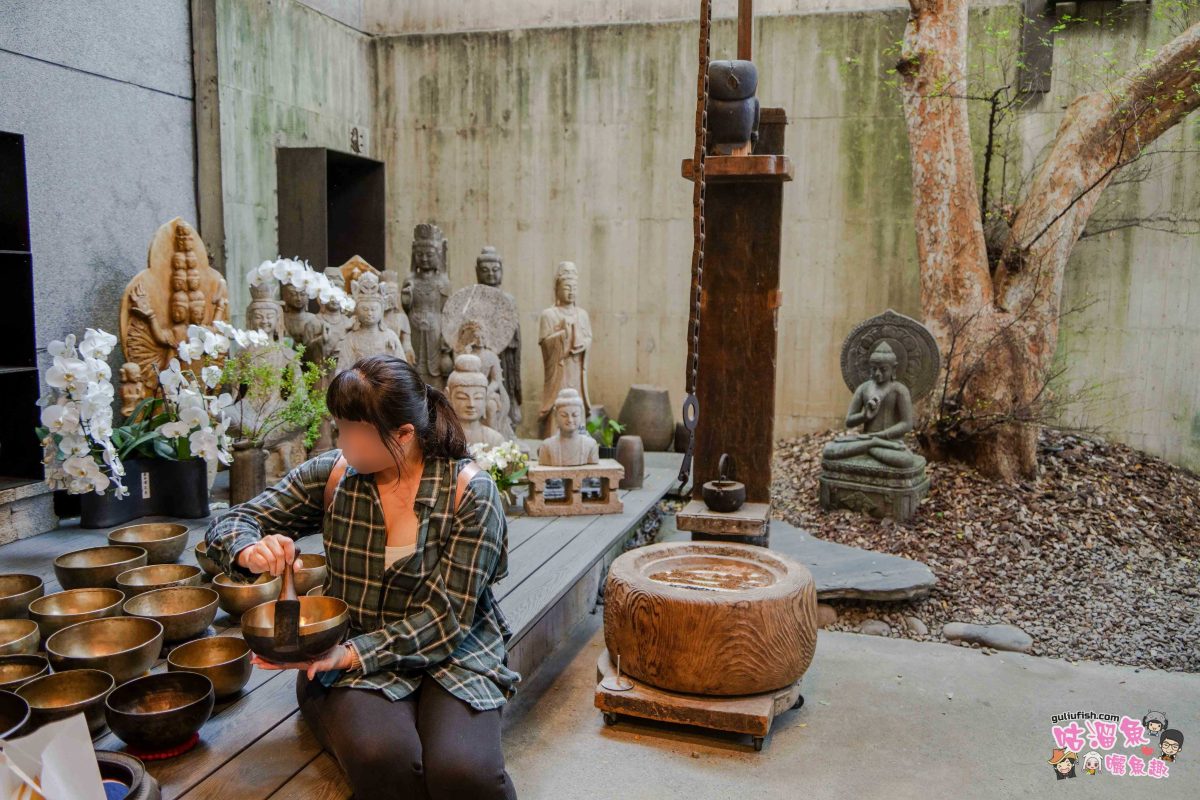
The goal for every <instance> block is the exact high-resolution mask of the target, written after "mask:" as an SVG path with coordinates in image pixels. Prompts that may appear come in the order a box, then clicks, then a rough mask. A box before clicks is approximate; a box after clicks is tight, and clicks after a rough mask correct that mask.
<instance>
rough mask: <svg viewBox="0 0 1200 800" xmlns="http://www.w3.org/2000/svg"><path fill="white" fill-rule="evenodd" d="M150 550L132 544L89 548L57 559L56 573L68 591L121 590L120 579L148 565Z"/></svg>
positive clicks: (55, 561) (55, 560) (55, 562)
mask: <svg viewBox="0 0 1200 800" xmlns="http://www.w3.org/2000/svg"><path fill="white" fill-rule="evenodd" d="M146 558H147V555H146V549H145V548H143V547H138V546H137V545H132V544H120V545H108V546H106V547H88V548H86V549H84V550H76V551H75V552H73V553H66V554H64V555H61V556H59V557H58V558H56V559H54V574H55V575H56V576H57V577H58V582H59V583H60V584H62V587H63V588H64V589H85V588H90V587H93V586H103V587H107V588H109V589H116V588H117V576H118V575H120V574H121V573H122V572H125V571H126V570H130V569H133V568H134V567H144V566H145V565H146Z"/></svg>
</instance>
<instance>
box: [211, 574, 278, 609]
mask: <svg viewBox="0 0 1200 800" xmlns="http://www.w3.org/2000/svg"><path fill="white" fill-rule="evenodd" d="M282 586H283V579H282V578H280V577H279V576H278V575H276V576H274V577H272V576H271V575H268V574H265V573H264V574H262V575H259V576H258V580H256V581H255V582H254V583H237V582H235V581H233V580H232V579H231V578H230V577H229V576H228V575H225V574H221V575H218V576H217V577H215V578H213V582H212V587H213V588H214V589H216V591H217V597H218V598H220V605H221V610H222V611H224V612H225V613H226V614H228V615H229V616H231V617H240V616H241V615H242V614H245V613H246V612H247V611H249V610H250V609H252V608H254V607H255V606H257V605H262V604H263V603H266V602H267V601H269V600H274V599H275V598H277V597H279V590H280V588H281V587H282Z"/></svg>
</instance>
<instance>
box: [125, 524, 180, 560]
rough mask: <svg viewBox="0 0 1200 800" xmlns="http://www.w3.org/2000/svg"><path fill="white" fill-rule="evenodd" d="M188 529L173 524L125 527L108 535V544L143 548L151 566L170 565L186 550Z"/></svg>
mask: <svg viewBox="0 0 1200 800" xmlns="http://www.w3.org/2000/svg"><path fill="white" fill-rule="evenodd" d="M187 540H188V527H187V525H179V524H177V523H174V522H148V523H146V524H144V525H127V526H125V527H124V528H117V529H116V530H115V531H113V532H112V533H110V534H109V535H108V543H109V544H133V545H137V546H138V547H141V548H144V549H145V551H146V556H147V558H148V559H149V563H151V564H170V563H172V562H174V561H177V560H178V559H179V557H180V556H181V555H183V551H184V550H185V549H187Z"/></svg>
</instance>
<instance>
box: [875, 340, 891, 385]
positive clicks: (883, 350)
mask: <svg viewBox="0 0 1200 800" xmlns="http://www.w3.org/2000/svg"><path fill="white" fill-rule="evenodd" d="M870 364H871V379H872V380H873V381H875V383H877V384H879V385H880V386H887V385H888V384H889V383H891V382H892V380H893V379H894V378H895V377H896V364H897V359H896V353H895V351H893V350H892V347H891V345H889V344H888V343H887V342H886V341H883V342H880V343H879V344H877V345H876V346H875V349H874V350H873V351H871V358H870Z"/></svg>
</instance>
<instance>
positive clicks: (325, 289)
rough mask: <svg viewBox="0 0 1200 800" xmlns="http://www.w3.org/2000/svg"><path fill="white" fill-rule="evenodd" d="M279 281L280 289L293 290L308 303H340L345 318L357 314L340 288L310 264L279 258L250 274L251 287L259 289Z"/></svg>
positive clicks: (352, 302)
mask: <svg viewBox="0 0 1200 800" xmlns="http://www.w3.org/2000/svg"><path fill="white" fill-rule="evenodd" d="M268 281H278V282H279V283H280V284H281V285H286V286H294V287H296V288H297V289H299V290H300V291H302V292H304V295H305V296H306V297H308V299H310V300H312V299H316V300H318V301H320V303H321V304H322V305H325V304H328V303H330V302H333V301H334V300H336V301H337V304H338V306H339V308H341V310H342V311H343V312H344V313H346V314H353V313H354V300H353V298H351V297H350V295H348V294H346V292H345V291H344V290H343V289H342V288H341V287H339V286H335V285H334V284H333V283H332V282H330V280H329V278H327V277H326V276H325V273H323V272H317V271H316V270H315V269H313V268H312V267H311V266H309V263H308V262H307V261H300V260H299V259H294V258H278V259H276V260H274V261H264V262H263V263H261V264H259V265H258V269H256V270H254V271H253V272H251V273H250V285H251V286H259V285H261V284H263V283H264V282H268Z"/></svg>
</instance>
